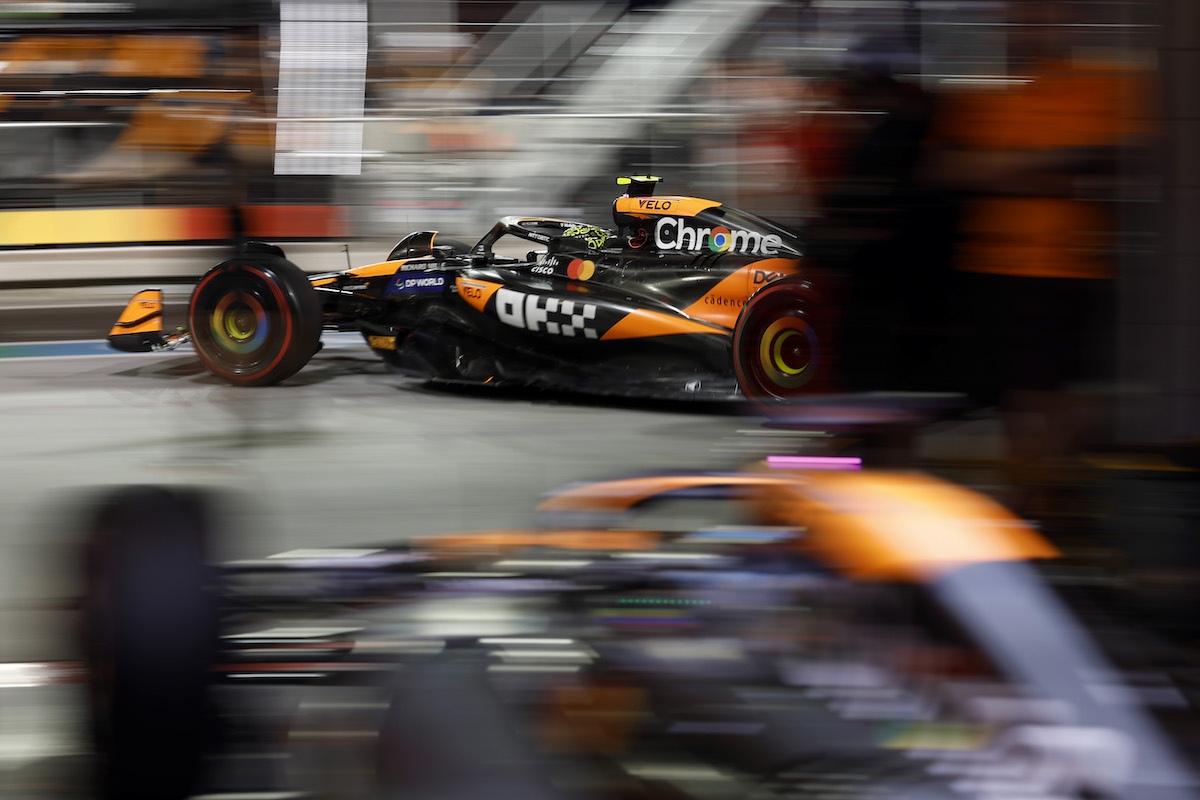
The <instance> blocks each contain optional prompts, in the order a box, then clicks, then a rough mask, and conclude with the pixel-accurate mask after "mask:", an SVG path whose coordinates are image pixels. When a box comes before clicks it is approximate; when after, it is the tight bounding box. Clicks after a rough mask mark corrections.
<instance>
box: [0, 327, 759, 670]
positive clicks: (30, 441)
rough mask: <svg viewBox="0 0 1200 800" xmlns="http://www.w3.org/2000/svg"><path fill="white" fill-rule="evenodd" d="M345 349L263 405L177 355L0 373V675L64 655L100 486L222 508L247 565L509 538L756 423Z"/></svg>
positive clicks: (225, 553) (718, 462)
mask: <svg viewBox="0 0 1200 800" xmlns="http://www.w3.org/2000/svg"><path fill="white" fill-rule="evenodd" d="M353 341H354V339H353V337H350V339H349V340H347V339H345V338H343V339H342V340H341V344H340V346H327V347H326V349H325V350H323V351H322V352H321V353H320V354H318V355H317V357H316V358H315V359H314V360H313V362H312V363H311V364H310V365H309V366H308V367H306V368H305V369H304V370H302V371H301V372H300V373H299V374H298V375H296V376H295V377H294V378H292V379H290V380H289V381H287V382H286V383H285V384H284V385H281V386H275V387H263V388H259V389H245V388H237V387H231V386H227V385H224V384H222V383H221V382H219V381H217V380H216V379H214V378H212V377H211V376H210V375H208V374H207V373H206V372H204V371H203V370H202V368H201V367H200V365H199V363H198V362H197V361H196V359H195V357H194V356H193V355H191V354H190V353H186V352H177V353H167V354H122V353H113V354H104V355H91V356H58V357H42V358H0V419H3V420H4V428H5V434H4V446H3V448H2V449H0V504H2V505H0V507H3V508H4V509H5V514H4V517H3V522H2V523H0V529H2V532H0V537H2V538H0V548H3V550H2V551H0V552H3V553H4V554H5V557H4V558H3V559H0V662H3V661H25V660H43V659H55V658H58V657H63V656H69V655H70V653H69V652H66V651H68V650H69V647H68V644H67V643H66V642H65V640H64V639H63V637H62V636H61V634H62V633H63V631H64V628H63V613H64V612H63V609H64V608H65V607H67V606H68V605H69V602H70V600H71V598H73V597H74V595H75V591H76V586H75V581H74V578H75V575H74V571H75V565H76V560H75V558H76V554H75V552H74V551H73V545H74V543H75V540H77V538H78V534H77V528H78V524H77V523H78V516H79V514H80V511H81V507H82V506H83V505H84V504H85V503H86V499H87V498H88V496H89V495H90V494H91V493H93V492H94V490H95V487H101V486H111V485H117V484H131V483H170V484H195V485H202V486H207V487H212V488H214V489H216V490H219V491H224V492H225V493H226V495H225V496H226V497H227V499H229V500H230V508H229V511H230V513H229V516H228V532H227V535H226V536H225V538H224V539H223V541H222V543H221V548H220V553H219V555H220V556H221V557H224V558H246V557H262V556H266V555H269V554H271V553H273V552H279V551H283V550H289V549H293V548H301V547H315V546H322V545H328V546H345V545H352V544H363V543H378V542H387V541H394V540H397V539H403V538H405V537H407V536H411V535H416V534H432V533H439V532H452V531H459V530H471V529H479V528H512V527H521V526H525V525H528V524H529V523H530V522H531V518H532V514H531V511H532V507H533V505H534V504H535V503H536V502H537V500H538V498H539V496H540V495H541V494H542V493H544V492H546V491H549V490H551V489H554V488H556V487H559V486H562V485H564V484H566V483H569V482H572V481H581V480H595V479H604V478H610V477H615V476H620V475H625V474H628V473H631V472H634V473H636V472H645V471H650V470H666V469H678V468H681V467H682V468H712V467H734V466H736V465H737V464H738V463H740V462H742V461H744V460H745V456H746V453H745V452H743V451H741V450H739V449H738V448H736V447H733V448H730V447H728V443H729V442H730V441H731V440H736V439H737V437H738V433H737V431H738V430H739V429H740V428H746V427H747V425H751V424H753V420H748V419H746V418H744V417H743V416H741V415H739V414H738V413H736V412H735V411H734V410H732V409H730V410H725V411H724V412H722V411H721V410H720V409H716V410H714V409H713V408H711V407H688V406H681V405H671V406H645V405H640V406H639V405H628V404H626V405H620V406H608V405H604V404H603V403H600V402H596V403H589V402H562V401H556V400H553V399H546V398H543V397H540V396H526V397H522V396H512V395H505V396H495V397H493V396H488V394H481V393H478V392H472V393H464V392H453V391H439V390H434V389H431V388H429V387H426V386H425V385H423V384H422V383H420V382H418V381H413V380H411V379H406V378H402V377H399V376H394V375H392V374H390V373H388V372H387V371H386V369H385V367H384V365H383V364H382V363H381V362H380V361H378V360H377V359H376V357H375V356H374V355H373V354H372V353H371V352H370V351H369V350H367V349H366V348H365V347H363V346H361V345H359V344H354V343H353ZM754 444H755V446H757V447H760V448H761V447H763V446H764V445H763V444H762V443H760V442H758V441H756V442H754ZM767 446H769V445H767Z"/></svg>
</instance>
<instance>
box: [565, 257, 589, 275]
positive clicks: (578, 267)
mask: <svg viewBox="0 0 1200 800" xmlns="http://www.w3.org/2000/svg"><path fill="white" fill-rule="evenodd" d="M595 274H596V264H595V263H594V262H592V261H584V260H583V259H581V258H577V259H575V260H574V261H572V262H571V263H570V264H568V265H567V277H568V278H570V279H571V280H573V281H586V280H587V279H588V278H590V277H592V276H593V275H595Z"/></svg>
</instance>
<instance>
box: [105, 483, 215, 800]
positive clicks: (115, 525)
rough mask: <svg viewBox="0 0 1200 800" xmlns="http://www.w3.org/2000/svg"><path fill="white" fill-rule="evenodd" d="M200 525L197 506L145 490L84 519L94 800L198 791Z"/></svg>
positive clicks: (208, 665)
mask: <svg viewBox="0 0 1200 800" xmlns="http://www.w3.org/2000/svg"><path fill="white" fill-rule="evenodd" d="M209 525H210V521H209V511H208V508H207V504H206V502H205V501H204V498H203V497H201V496H200V495H198V494H196V493H193V492H189V491H178V490H171V489H162V488H156V487H131V488H123V489H118V490H116V491H114V492H111V493H110V494H108V495H107V496H106V497H104V499H103V501H102V503H101V504H100V507H99V508H98V509H97V511H96V513H95V515H94V516H93V518H92V519H91V520H90V523H89V530H88V539H87V542H86V551H85V563H84V569H85V575H84V578H85V595H84V606H83V631H82V632H83V639H84V641H83V645H84V655H85V659H86V663H87V668H88V686H87V688H88V701H89V711H90V716H91V725H92V737H93V742H94V745H95V748H96V753H97V756H98V770H97V784H98V785H97V789H98V791H97V796H98V797H101V798H104V800H142V798H145V799H146V800H149V799H150V798H154V800H175V799H176V798H185V797H188V796H189V795H191V794H193V793H194V792H195V790H196V788H197V786H198V783H199V778H200V769H201V762H202V759H203V757H204V753H205V750H206V746H207V744H208V743H209V739H210V738H211V732H212V731H213V729H214V724H213V719H214V718H213V714H212V709H211V707H210V703H209V673H210V671H211V669H212V667H213V666H214V665H215V664H216V663H217V656H218V652H219V641H220V639H219V618H218V599H217V596H216V593H215V591H214V588H213V586H212V580H211V578H212V575H211V573H210V571H209V567H208V563H207V562H208V559H207V544H208V541H207V540H208V537H209V534H210V531H209Z"/></svg>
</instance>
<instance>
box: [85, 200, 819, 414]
mask: <svg viewBox="0 0 1200 800" xmlns="http://www.w3.org/2000/svg"><path fill="white" fill-rule="evenodd" d="M617 182H618V184H620V185H622V186H623V187H624V189H625V193H624V194H622V195H621V196H620V197H618V198H617V199H616V201H615V202H614V203H613V224H614V227H613V228H604V227H597V226H595V225H589V224H583V223H578V222H570V221H564V220H557V219H543V218H529V217H517V216H513V217H504V218H502V219H501V220H499V221H498V222H497V223H496V224H495V226H494V227H493V228H492V229H491V230H490V231H489V232H488V233H487V234H486V235H485V236H484V237H483V238H482V239H481V240H480V241H479V242H478V243H477V244H476V245H475V246H474V247H471V246H468V245H466V244H464V243H462V242H459V241H456V240H453V239H449V238H446V237H444V236H442V235H441V234H439V233H437V232H434V231H420V232H417V233H413V234H410V235H409V236H407V237H405V238H404V239H403V240H401V241H400V243H399V244H397V245H396V246H395V247H394V248H393V249H392V251H391V253H390V254H389V255H388V257H387V259H386V260H385V261H382V262H380V263H378V264H369V265H367V266H363V267H358V268H356V269H349V270H346V271H344V272H337V273H326V274H320V275H306V274H304V273H303V272H302V271H301V270H300V269H299V268H298V267H296V266H295V265H293V264H291V263H290V262H288V261H287V260H286V259H285V257H284V253H283V251H282V250H281V249H280V248H278V247H275V246H273V245H269V244H263V243H250V244H248V245H246V246H245V247H244V248H243V250H244V252H243V253H242V254H240V255H238V256H237V257H235V258H233V259H230V260H229V261H226V262H224V263H222V264H219V265H218V266H216V267H213V268H212V269H211V270H210V271H209V272H208V273H207V274H206V275H204V276H203V277H202V278H201V279H200V281H199V283H198V284H197V285H196V288H195V290H194V291H193V292H192V297H191V302H190V304H189V308H188V329H187V330H183V331H181V332H179V333H178V334H175V335H171V336H165V335H164V334H163V332H162V317H161V293H156V290H146V291H144V292H142V293H140V294H139V295H137V296H136V297H135V298H134V300H133V301H131V303H130V304H129V306H128V307H127V308H126V310H125V313H124V314H122V316H121V319H120V320H119V321H118V322H117V324H116V325H115V326H114V327H113V329H112V331H111V332H110V333H109V336H108V340H109V343H110V344H111V345H112V346H113V347H114V348H116V349H119V350H128V351H135V352H144V351H149V350H156V349H169V348H172V347H174V346H177V345H179V344H181V343H183V342H184V341H187V340H189V339H190V341H191V342H192V343H193V344H194V346H195V349H196V352H197V353H198V354H199V356H200V359H201V360H202V361H203V362H204V365H205V366H206V367H207V368H208V369H209V370H210V371H211V372H212V373H214V374H215V375H218V376H220V377H222V378H224V379H226V380H228V381H230V382H232V383H237V384H244V385H261V384H271V383H277V382H279V381H282V380H284V379H286V378H288V377H289V376H291V375H292V374H294V373H295V372H296V371H298V370H299V369H301V368H302V367H303V366H304V365H305V364H306V363H307V362H308V360H309V358H310V357H311V356H312V355H313V354H314V353H316V352H317V350H318V349H320V338H321V332H322V331H323V330H338V331H359V332H361V333H362V335H363V336H364V337H365V339H366V341H367V343H368V344H369V345H370V347H371V348H372V349H374V350H375V351H376V352H377V353H378V354H379V355H380V356H381V357H383V359H384V360H385V361H386V362H387V363H388V364H389V365H391V366H393V367H395V368H397V369H398V370H400V371H404V372H409V373H412V374H416V375H420V376H424V377H428V378H432V379H435V380H445V381H462V382H470V383H479V384H494V385H504V384H508V385H523V386H535V387H545V388H555V389H570V390H582V391H585V392H594V393H601V394H625V395H643V396H667V397H673V396H678V397H697V398H699V397H704V398H708V399H715V398H723V397H735V396H737V395H739V393H740V394H743V395H745V396H747V397H750V398H753V399H760V400H766V401H772V400H777V399H786V398H789V397H792V396H794V395H796V394H799V393H803V392H807V391H811V390H812V388H813V387H814V386H815V385H817V382H819V380H818V376H819V375H820V374H821V372H822V370H823V369H824V367H823V365H822V363H821V362H822V361H826V362H827V361H828V359H827V358H826V357H825V354H823V353H822V342H821V338H820V337H822V336H824V335H825V334H824V332H823V331H821V329H822V328H823V327H824V326H823V325H822V324H821V323H819V322H818V315H819V314H820V313H822V312H821V309H820V306H819V305H818V303H817V301H816V298H815V295H814V291H813V289H812V287H811V285H810V283H809V282H808V281H807V280H806V277H807V276H806V275H805V273H804V270H803V269H802V266H801V243H800V240H799V237H798V236H797V234H796V233H795V232H794V231H790V230H788V229H786V228H783V227H780V226H779V225H777V224H775V223H772V222H770V221H768V220H765V219H762V218H760V217H757V216H755V215H753V214H749V213H746V212H744V211H740V210H738V209H735V208H732V207H730V206H726V205H723V204H722V203H718V202H714V201H711V200H702V199H699V198H695V197H683V196H675V195H669V196H668V195H660V196H656V195H655V193H654V189H655V186H656V184H657V183H658V179H657V178H653V177H631V178H619V179H618V181H617ZM505 240H507V241H505ZM514 245H515V249H516V250H517V251H521V250H526V248H528V251H527V252H525V253H524V254H523V255H520V256H519V257H506V256H503V255H500V253H502V252H512V251H513V250H514Z"/></svg>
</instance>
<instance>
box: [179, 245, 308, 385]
mask: <svg viewBox="0 0 1200 800" xmlns="http://www.w3.org/2000/svg"><path fill="white" fill-rule="evenodd" d="M188 327H189V328H190V330H191V332H192V342H193V344H194V345H195V347H196V353H197V354H198V355H199V356H200V360H201V361H202V362H204V366H205V367H207V368H208V370H209V372H211V373H213V374H214V375H216V376H218V377H220V378H223V379H225V380H227V381H229V382H230V383H234V384H238V385H241V386H264V385H268V384H272V383H279V382H280V381H282V380H285V379H286V378H289V377H291V376H292V375H294V374H296V372H298V371H299V370H300V369H301V368H302V367H303V366H304V365H305V364H307V363H308V360H309V359H310V358H312V356H313V354H314V353H316V351H317V347H318V344H319V343H320V340H321V304H320V301H319V300H318V299H317V294H316V292H315V291H314V290H313V288H312V284H310V283H309V281H308V276H307V275H305V274H304V272H303V271H301V269H300V268H299V267H297V266H296V265H295V264H292V263H291V262H290V261H287V260H285V259H282V258H279V257H276V256H272V255H268V254H261V253H254V254H248V255H244V256H238V257H237V258H232V259H230V260H228V261H226V262H224V263H222V264H218V265H217V266H215V267H213V268H212V269H211V270H209V271H208V273H207V274H205V276H204V277H203V278H201V279H200V282H199V283H198V284H197V285H196V289H195V290H194V291H193V292H192V299H191V303H190V304H189V306H188Z"/></svg>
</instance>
